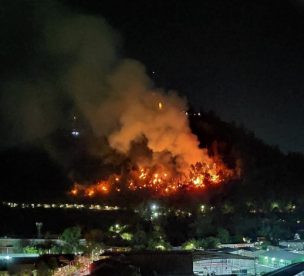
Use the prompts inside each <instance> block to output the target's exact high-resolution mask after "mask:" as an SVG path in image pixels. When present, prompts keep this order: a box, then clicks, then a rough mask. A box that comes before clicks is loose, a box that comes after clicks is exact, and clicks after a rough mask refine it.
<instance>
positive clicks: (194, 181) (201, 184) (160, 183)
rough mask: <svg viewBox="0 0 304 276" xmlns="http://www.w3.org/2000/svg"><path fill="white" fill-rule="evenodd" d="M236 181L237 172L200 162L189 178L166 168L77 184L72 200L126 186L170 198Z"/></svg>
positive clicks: (192, 167)
mask: <svg viewBox="0 0 304 276" xmlns="http://www.w3.org/2000/svg"><path fill="white" fill-rule="evenodd" d="M232 177H234V171H232V170H230V169H228V168H226V167H225V166H224V165H222V164H221V165H216V164H212V165H208V164H204V163H201V162H198V163H196V164H195V165H191V166H190V168H189V172H188V174H181V173H178V172H173V171H170V170H169V169H168V168H165V167H164V166H159V167H156V166H155V167H144V166H141V167H139V168H136V167H135V168H133V169H132V170H131V171H129V172H128V173H127V175H125V176H124V179H125V182H124V183H121V181H120V179H121V176H115V175H114V176H111V177H109V178H108V179H107V180H101V181H98V182H97V183H95V184H90V185H80V184H77V183H75V184H74V186H73V188H72V189H71V191H70V193H71V195H73V196H78V195H80V196H81V195H82V196H86V197H94V196H98V195H106V194H109V193H110V192H120V191H121V187H122V185H123V186H126V187H127V188H128V189H129V190H130V191H138V190H150V191H152V192H157V193H158V194H160V195H163V196H168V195H171V194H174V193H176V192H178V191H185V190H186V191H197V190H203V189H205V188H207V187H208V186H210V185H214V184H221V183H224V182H226V181H227V180H229V179H231V178H232Z"/></svg>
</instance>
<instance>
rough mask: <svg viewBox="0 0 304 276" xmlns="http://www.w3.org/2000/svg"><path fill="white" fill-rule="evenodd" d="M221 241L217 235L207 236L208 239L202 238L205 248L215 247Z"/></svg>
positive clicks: (202, 244)
mask: <svg viewBox="0 0 304 276" xmlns="http://www.w3.org/2000/svg"><path fill="white" fill-rule="evenodd" d="M219 243H220V241H219V239H218V238H216V237H207V238H206V239H203V240H201V246H202V247H203V248H204V249H214V248H217V247H218V245H219Z"/></svg>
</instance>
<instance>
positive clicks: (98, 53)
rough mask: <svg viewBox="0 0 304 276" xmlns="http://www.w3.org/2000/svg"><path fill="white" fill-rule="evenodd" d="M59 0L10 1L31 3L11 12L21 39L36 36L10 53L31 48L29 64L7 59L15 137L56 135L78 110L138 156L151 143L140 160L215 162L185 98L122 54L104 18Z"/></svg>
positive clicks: (6, 89)
mask: <svg viewBox="0 0 304 276" xmlns="http://www.w3.org/2000/svg"><path fill="white" fill-rule="evenodd" d="M53 3H54V2H48V1H41V2H37V1H33V2H30V1H26V3H24V2H22V1H20V3H19V4H20V5H19V6H17V7H16V6H13V5H9V4H8V3H6V5H4V6H5V9H6V11H8V12H10V13H11V14H14V12H16V9H17V8H18V9H20V8H23V10H24V15H23V17H24V18H23V17H21V18H19V19H18V20H17V18H11V19H10V20H16V22H17V24H15V25H14V24H12V26H10V28H12V29H14V28H15V27H16V25H17V28H20V29H21V33H24V34H25V35H26V36H27V37H25V38H21V37H18V39H20V41H21V42H22V40H23V39H27V40H28V41H29V42H27V43H24V42H23V44H22V43H21V46H20V47H21V48H20V49H19V48H16V49H13V50H12V52H11V53H9V56H11V58H13V55H15V56H18V55H19V56H22V54H21V53H22V51H24V50H25V49H23V48H22V47H25V48H26V49H27V48H28V49H30V50H29V51H30V52H29V53H25V55H26V56H25V57H24V56H23V57H22V59H21V60H20V62H23V64H18V62H17V64H15V63H14V62H12V61H11V60H9V59H7V60H6V63H7V66H8V67H9V69H10V70H8V71H9V74H8V75H7V76H5V81H4V82H3V84H2V87H1V99H2V100H1V113H2V114H1V115H2V116H1V120H2V121H3V122H4V124H5V125H7V126H8V127H9V131H7V137H10V138H11V139H9V141H10V142H12V143H19V142H22V141H24V140H25V141H31V140H34V139H36V138H38V137H42V136H45V135H48V134H49V133H51V132H53V131H54V130H56V129H57V128H60V127H62V125H64V124H65V117H66V116H67V114H68V112H69V110H71V109H73V110H78V111H79V112H80V113H81V115H82V116H84V117H85V118H86V120H87V121H88V122H89V123H90V125H91V128H92V129H93V131H94V132H95V134H96V135H98V136H105V137H107V139H108V142H109V145H110V147H112V148H113V149H114V150H116V151H117V152H119V153H122V154H125V155H131V151H132V145H134V143H135V144H136V143H140V142H142V141H145V145H146V147H147V148H148V150H149V151H150V152H151V155H150V156H149V160H147V158H146V157H145V156H138V160H136V162H150V163H151V162H152V164H153V163H155V164H156V163H159V162H162V163H164V164H166V165H167V166H175V167H176V169H177V170H178V171H183V170H184V169H185V168H186V167H188V166H189V165H190V164H194V163H196V162H198V161H203V162H205V163H207V164H211V163H212V162H211V160H210V158H209V157H208V154H207V152H206V151H205V150H202V149H199V147H198V145H199V142H198V139H197V137H196V136H195V135H193V134H192V133H191V130H190V128H189V124H188V120H187V117H186V116H185V112H184V111H185V110H187V105H186V102H185V100H184V99H182V98H181V97H179V96H178V95H177V94H176V93H173V92H170V93H167V92H165V91H162V90H160V89H157V88H154V86H153V83H152V81H151V80H150V79H149V77H148V76H147V74H146V73H145V67H144V65H143V64H141V63H140V62H138V61H135V60H132V59H121V58H119V56H118V54H117V53H118V52H119V48H120V47H121V39H120V36H119V35H118V34H117V33H116V32H115V31H114V30H113V28H112V27H111V26H109V25H108V24H107V23H106V21H105V20H104V19H103V18H101V17H94V16H87V15H82V14H78V13H73V12H71V11H69V10H68V9H67V8H65V7H62V6H60V5H58V4H53ZM18 16H19V14H18ZM29 16H31V17H29ZM29 18H31V19H29ZM29 20H30V21H29ZM23 21H26V22H27V24H24V22H23ZM2 23H4V22H2ZM2 25H3V24H2ZM13 31H16V30H13ZM8 41H9V40H8ZM8 46H9V45H6V47H8ZM14 51H15V52H16V53H14ZM20 66H21V67H22V68H23V69H22V68H21V69H22V70H21V69H20V70H19V71H17V72H18V73H14V72H16V71H14V70H13V69H14V68H15V67H16V68H17V67H20ZM4 75H5V74H2V79H4ZM7 137H5V138H6V140H7ZM145 158H146V160H145Z"/></svg>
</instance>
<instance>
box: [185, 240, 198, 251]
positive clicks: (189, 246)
mask: <svg viewBox="0 0 304 276" xmlns="http://www.w3.org/2000/svg"><path fill="white" fill-rule="evenodd" d="M199 247H200V243H199V241H197V240H195V239H191V240H189V241H186V242H185V243H183V244H182V248H183V249H185V250H194V249H197V248H199Z"/></svg>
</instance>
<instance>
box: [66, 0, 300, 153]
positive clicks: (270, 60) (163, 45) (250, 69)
mask: <svg viewBox="0 0 304 276" xmlns="http://www.w3.org/2000/svg"><path fill="white" fill-rule="evenodd" d="M104 2H105V1H98V0H90V1H87V0H77V1H75V0H73V1H69V0H66V1H65V3H66V4H67V5H68V6H70V7H72V8H74V9H76V10H79V11H81V12H85V13H93V14H96V15H101V16H103V17H105V18H106V20H107V21H108V22H109V23H110V24H111V25H112V26H113V27H114V28H116V30H118V31H119V32H120V33H121V34H122V37H123V40H124V47H123V54H124V55H125V56H129V57H132V58H136V59H138V60H140V61H142V62H143V63H145V64H146V66H147V68H148V69H149V70H154V71H156V72H157V80H158V84H159V85H162V86H165V87H166V88H170V89H176V90H178V91H179V92H180V94H182V95H186V97H187V98H188V100H189V102H190V103H192V104H194V105H195V106H196V107H203V108H204V109H206V110H209V109H212V110H215V112H216V113H217V114H218V115H219V116H220V117H221V118H222V119H223V120H227V121H235V122H237V123H239V124H243V125H244V126H246V127H247V128H248V129H250V130H253V131H254V132H255V134H256V135H257V136H258V137H260V138H262V139H263V140H264V141H266V142H267V143H270V144H273V145H279V147H280V148H281V149H282V150H284V151H301V152H304V139H303V138H304V127H303V122H304V107H303V103H304V5H302V1H296V0H294V1H288V0H284V1H280V0H254V1H244V0H203V1H141V4H138V2H137V1H135V2H134V1H124V2H125V3H124V4H121V3H120V2H115V1H107V2H108V4H105V3H104ZM121 2H122V1H121ZM303 3H304V2H303Z"/></svg>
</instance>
